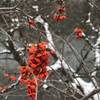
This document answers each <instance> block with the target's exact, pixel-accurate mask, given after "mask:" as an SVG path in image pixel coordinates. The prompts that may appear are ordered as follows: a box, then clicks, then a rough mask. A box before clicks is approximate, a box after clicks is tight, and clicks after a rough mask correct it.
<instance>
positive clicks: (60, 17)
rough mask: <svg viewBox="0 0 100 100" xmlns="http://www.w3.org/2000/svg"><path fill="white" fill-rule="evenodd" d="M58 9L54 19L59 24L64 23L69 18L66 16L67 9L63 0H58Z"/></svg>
mask: <svg viewBox="0 0 100 100" xmlns="http://www.w3.org/2000/svg"><path fill="white" fill-rule="evenodd" d="M57 3H58V5H59V6H58V8H57V10H56V13H55V14H54V15H53V19H54V20H55V21H57V22H61V21H64V20H65V19H67V18H68V16H66V15H65V11H66V8H65V6H64V1H63V0H57Z"/></svg>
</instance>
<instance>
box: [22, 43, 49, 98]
mask: <svg viewBox="0 0 100 100" xmlns="http://www.w3.org/2000/svg"><path fill="white" fill-rule="evenodd" d="M48 57H49V52H48V51H47V49H46V43H45V42H41V43H38V44H37V45H35V44H32V46H31V47H28V60H27V62H28V66H23V67H21V68H20V74H21V76H22V78H21V80H20V83H21V84H24V85H25V86H26V88H27V95H28V96H29V97H30V98H31V100H35V97H36V88H37V84H36V83H37V79H40V80H44V79H45V78H46V76H47V75H48V72H47V69H46V67H47V65H48Z"/></svg>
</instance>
